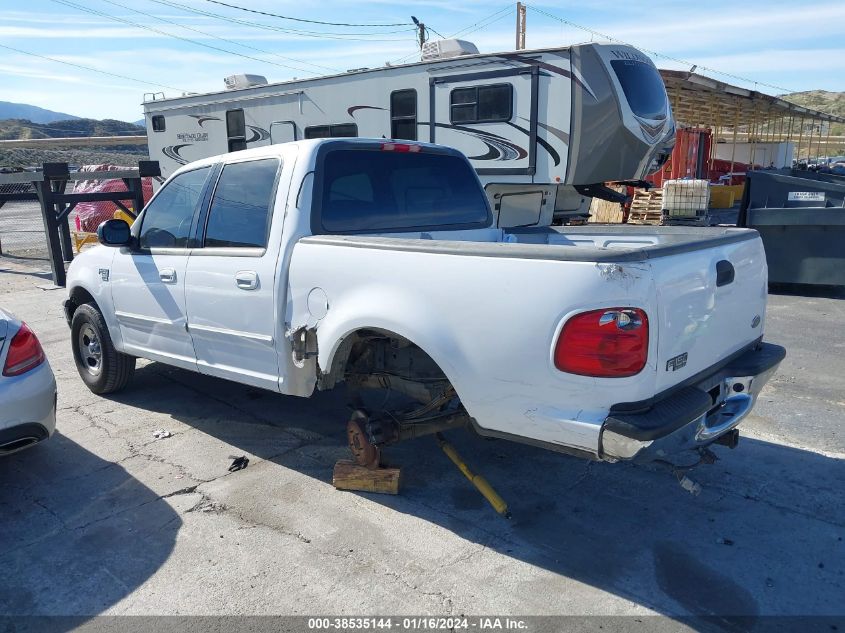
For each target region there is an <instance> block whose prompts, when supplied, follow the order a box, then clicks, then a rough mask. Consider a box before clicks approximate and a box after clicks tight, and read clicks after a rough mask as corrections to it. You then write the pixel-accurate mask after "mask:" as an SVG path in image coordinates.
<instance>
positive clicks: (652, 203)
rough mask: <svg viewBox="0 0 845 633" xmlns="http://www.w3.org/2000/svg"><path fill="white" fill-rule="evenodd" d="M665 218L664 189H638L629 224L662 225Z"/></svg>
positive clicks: (632, 202) (632, 204) (629, 216)
mask: <svg viewBox="0 0 845 633" xmlns="http://www.w3.org/2000/svg"><path fill="white" fill-rule="evenodd" d="M662 217H663V189H649V190H648V191H646V190H645V189H637V191H636V192H634V198H633V200H631V211H630V213H629V214H628V224H660V220H661V218H662Z"/></svg>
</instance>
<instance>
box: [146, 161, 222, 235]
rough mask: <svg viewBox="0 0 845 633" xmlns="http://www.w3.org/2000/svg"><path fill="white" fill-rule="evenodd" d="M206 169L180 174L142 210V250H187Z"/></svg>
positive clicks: (205, 176)
mask: <svg viewBox="0 0 845 633" xmlns="http://www.w3.org/2000/svg"><path fill="white" fill-rule="evenodd" d="M209 169H210V168H209V167H201V168H199V169H194V170H192V171H187V172H185V173H183V174H179V175H178V176H176V177H175V178H174V179H173V180H171V181H170V182H168V183H167V184H166V185H164V187H163V188H162V190H161V191H159V192H158V195H156V197H155V198H154V199H153V200H152V201H151V202H150V203H149V204H148V205H147V207H146V208H145V209H144V214H143V217H142V218H141V234H140V236H139V244H140V246H141V248H144V249H147V248H186V247H187V246H188V236H189V235H190V233H191V223H192V221H193V219H194V212H195V211H196V208H197V205H198V203H199V200H200V196H201V195H202V190H203V187H204V185H205V179H206V178H207V177H208V173H209Z"/></svg>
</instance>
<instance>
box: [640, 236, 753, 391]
mask: <svg viewBox="0 0 845 633" xmlns="http://www.w3.org/2000/svg"><path fill="white" fill-rule="evenodd" d="M653 265H654V267H653V272H654V276H655V282H656V284H657V307H658V312H659V318H658V323H657V324H658V328H657V339H658V345H657V351H658V355H657V385H656V386H657V391H658V392H660V391H663V390H664V389H667V388H669V387H672V386H673V385H676V384H677V383H679V382H681V381H683V380H685V379H686V378H689V377H690V376H694V375H695V374H697V373H698V372H701V371H703V370H705V369H707V368H709V367H711V366H713V365H715V364H717V363H719V361H721V360H724V359H725V358H727V357H728V356H730V355H731V354H733V353H734V352H736V351H738V350H740V349H742V348H744V347H746V346H748V345H749V344H750V343H752V342H754V341H755V340H757V339H758V338H760V337H761V336H762V335H763V325H764V322H765V311H766V296H767V292H768V288H767V271H766V255H765V252H764V251H763V243H762V241H761V240H760V238H759V237H754V239H749V240H745V241H742V242H734V243H731V244H722V245H715V246H712V247H710V248H705V249H701V250H694V251H688V252H685V253H681V254H677V255H672V256H670V257H661V258H658V259H655V260H654V261H653Z"/></svg>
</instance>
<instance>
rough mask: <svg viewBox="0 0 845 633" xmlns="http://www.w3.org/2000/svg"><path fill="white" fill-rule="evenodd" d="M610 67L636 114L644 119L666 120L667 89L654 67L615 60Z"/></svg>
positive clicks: (631, 61)
mask: <svg viewBox="0 0 845 633" xmlns="http://www.w3.org/2000/svg"><path fill="white" fill-rule="evenodd" d="M610 65H611V66H613V71H614V72H615V73H616V76H617V77H618V78H619V83H620V84H622V91H623V92H624V93H625V98H626V99H627V100H628V105H630V106H631V110H632V111H633V113H634V114H636V115H637V116H638V117H642V118H644V119H665V118H666V87H665V86H664V85H663V78H662V77H661V76H660V73H659V72H657V69H656V68H655V67H654V66H652V65H651V64H646V63H643V62H641V61H635V60H629V59H614V60H611V62H610Z"/></svg>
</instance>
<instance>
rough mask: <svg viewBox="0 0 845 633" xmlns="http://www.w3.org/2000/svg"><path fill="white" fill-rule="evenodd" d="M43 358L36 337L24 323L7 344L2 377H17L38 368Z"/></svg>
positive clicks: (42, 351)
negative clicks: (7, 348) (7, 351)
mask: <svg viewBox="0 0 845 633" xmlns="http://www.w3.org/2000/svg"><path fill="white" fill-rule="evenodd" d="M44 358H45V357H44V350H43V349H41V343H39V342H38V337H36V336H35V333H34V332H33V331H32V330H30V329H29V326H28V325H27V324H26V323H22V324H21V329H19V330H18V333H17V334H15V335H14V336H13V337H12V340H11V342H10V344H9V353H8V354H6V364H5V366H4V367H3V375H4V376H19V375H21V374H23V373H25V372H28V371H29V370H30V369H35V368H36V367H38V366H39V365H40V364H41V363H43V362H44Z"/></svg>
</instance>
